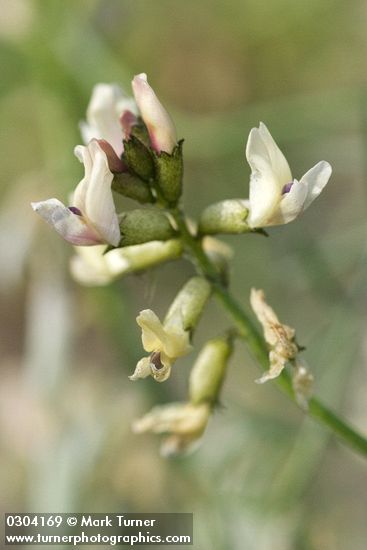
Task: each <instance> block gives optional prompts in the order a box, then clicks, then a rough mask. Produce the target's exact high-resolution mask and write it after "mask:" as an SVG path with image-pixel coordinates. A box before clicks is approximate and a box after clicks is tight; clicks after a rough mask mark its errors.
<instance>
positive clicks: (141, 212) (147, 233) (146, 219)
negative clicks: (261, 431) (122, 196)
mask: <svg viewBox="0 0 367 550" xmlns="http://www.w3.org/2000/svg"><path fill="white" fill-rule="evenodd" d="M120 230H121V235H122V240H121V242H122V245H123V246H131V245H134V244H141V243H146V242H148V241H167V240H168V239H171V238H172V237H174V236H175V231H174V229H173V228H172V226H171V224H170V222H169V220H168V218H167V216H166V215H165V214H163V212H159V211H156V210H148V209H139V208H137V209H136V210H131V211H129V212H126V213H124V214H123V216H122V218H121V221H120Z"/></svg>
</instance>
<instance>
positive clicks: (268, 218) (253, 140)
mask: <svg viewBox="0 0 367 550" xmlns="http://www.w3.org/2000/svg"><path fill="white" fill-rule="evenodd" d="M246 157H247V161H248V163H249V165H250V167H251V180H250V197H249V208H250V212H249V216H248V219H247V222H248V224H249V225H250V227H252V228H257V227H265V226H268V225H280V224H285V223H289V222H291V221H292V220H294V219H295V218H296V217H297V216H298V215H299V214H300V213H301V212H303V211H304V210H306V208H308V206H309V205H310V204H311V203H312V201H313V200H314V199H315V198H316V197H318V195H319V194H320V193H321V191H322V190H323V188H324V187H325V185H326V184H327V182H328V180H329V178H330V175H331V166H330V164H329V163H328V162H325V161H321V162H319V163H318V164H316V166H314V167H313V168H311V169H310V170H309V171H308V172H306V174H305V175H304V176H302V178H301V179H300V181H298V180H296V179H293V177H292V174H291V171H290V168H289V165H288V162H287V160H286V159H285V157H284V155H283V153H282V152H281V150H280V149H279V147H278V146H277V144H276V143H275V141H274V139H273V138H272V136H271V134H270V132H269V130H268V129H267V127H266V126H265V124H263V123H262V122H261V123H260V126H259V128H253V129H252V130H251V132H250V135H249V138H248V141H247V146H246Z"/></svg>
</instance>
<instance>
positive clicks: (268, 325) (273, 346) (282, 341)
mask: <svg viewBox="0 0 367 550" xmlns="http://www.w3.org/2000/svg"><path fill="white" fill-rule="evenodd" d="M250 303H251V307H252V309H253V310H254V312H255V314H256V316H257V318H258V320H259V321H260V323H261V325H262V327H263V331H264V338H265V341H266V342H267V343H268V344H269V346H270V352H269V361H270V367H269V371H268V372H266V373H265V374H264V375H263V376H262V377H261V378H259V380H256V382H257V383H258V384H262V383H264V382H266V381H267V380H272V379H273V378H276V377H277V376H279V375H280V374H281V372H282V370H283V369H284V367H285V365H286V363H287V362H288V361H290V360H292V359H294V358H295V357H296V355H297V353H298V346H297V344H296V343H295V341H294V337H295V330H294V329H293V328H291V327H288V326H287V325H283V324H282V323H281V322H280V321H279V319H278V317H277V315H276V314H275V312H274V310H273V309H272V308H271V307H270V306H269V305H268V304H267V303H266V301H265V294H264V292H263V291H262V290H256V289H255V288H253V289H251V295H250Z"/></svg>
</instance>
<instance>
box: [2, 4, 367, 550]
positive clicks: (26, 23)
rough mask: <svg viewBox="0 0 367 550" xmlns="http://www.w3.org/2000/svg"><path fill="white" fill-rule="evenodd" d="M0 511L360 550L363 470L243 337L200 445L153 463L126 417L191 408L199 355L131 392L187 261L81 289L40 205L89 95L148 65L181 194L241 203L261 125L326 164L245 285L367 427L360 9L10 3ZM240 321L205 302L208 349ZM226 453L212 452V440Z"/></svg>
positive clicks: (64, 176)
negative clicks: (120, 519)
mask: <svg viewBox="0 0 367 550" xmlns="http://www.w3.org/2000/svg"><path fill="white" fill-rule="evenodd" d="M0 12H1V19H0V60H1V67H2V77H1V81H0V120H1V125H2V132H1V134H0V151H1V182H0V193H1V195H0V216H1V217H0V250H1V270H0V290H1V319H0V322H1V333H2V341H1V358H2V367H1V383H0V428H1V435H0V451H1V455H0V480H1V487H2V491H1V496H2V502H1V507H2V510H3V511H9V510H23V509H24V510H29V511H31V510H38V511H50V512H52V511H57V512H60V511H62V510H65V511H70V510H80V511H93V510H94V511H112V510H118V511H125V512H128V511H135V512H139V511H155V512H158V511H162V512H163V511H177V512H178V511H193V512H194V514H195V547H197V548H200V549H209V548H210V549H212V548H213V549H216V550H217V549H218V550H222V549H228V548H231V549H232V548H233V549H241V550H242V549H243V548H246V550H252V549H254V550H268V549H269V548H271V549H272V550H277V549H280V550H287V549H289V550H294V549H297V550H298V549H299V550H305V549H307V550H311V549H312V550H339V549H340V550H344V549H346V548H348V549H351V550H352V549H353V550H364V548H365V541H366V539H367V530H366V522H365V510H366V509H367V500H366V491H365V480H366V465H365V464H364V463H363V462H362V461H361V460H360V459H359V458H358V457H356V456H355V455H354V454H353V453H352V452H350V451H348V450H346V449H344V448H343V447H341V446H339V445H337V444H336V443H335V442H330V440H329V436H328V434H327V433H325V432H324V431H323V430H322V429H320V428H319V427H318V426H316V425H315V424H314V423H313V422H311V421H309V420H304V419H303V418H302V416H301V414H300V412H299V411H297V410H296V408H295V407H294V406H293V405H292V404H291V403H289V402H288V401H287V400H286V399H285V398H284V397H283V396H282V395H280V394H278V392H277V390H276V389H274V388H273V386H272V385H271V384H268V385H266V386H265V387H264V386H260V387H259V386H257V385H255V384H254V383H253V381H254V379H255V378H256V377H257V376H258V372H257V369H256V366H255V365H254V364H253V362H252V360H251V359H250V358H249V356H248V354H247V352H246V350H245V347H244V346H243V345H239V346H238V349H237V352H236V354H235V357H234V359H233V361H232V364H231V368H230V372H229V376H228V379H227V382H226V385H225V388H224V392H223V395H222V405H223V407H221V408H220V409H219V410H218V412H217V414H216V415H215V416H214V418H213V419H212V421H211V424H210V426H209V430H208V432H207V434H206V436H205V438H204V442H203V446H202V447H201V448H200V449H199V450H198V451H197V452H196V454H194V455H192V456H191V457H189V458H187V459H183V460H175V461H165V460H163V459H161V458H160V457H159V456H158V446H159V445H158V441H157V439H156V438H155V437H153V436H147V435H143V436H136V435H133V434H132V433H131V430H130V425H131V422H132V420H133V419H134V418H136V417H137V416H140V415H142V414H143V413H145V412H146V411H147V410H149V409H150V407H151V406H152V405H153V404H156V403H157V402H159V403H164V402H168V401H173V400H184V399H185V392H186V389H187V378H188V372H189V367H190V364H191V362H192V360H193V359H192V357H193V356H192V355H190V356H188V357H187V358H185V359H184V360H182V361H180V362H179V363H178V364H177V365H175V369H174V373H173V375H172V377H171V379H170V380H169V381H168V382H167V383H166V384H163V385H157V384H155V383H154V382H153V381H152V380H145V381H141V382H139V383H135V384H133V383H131V382H129V380H128V378H127V375H128V374H129V373H130V372H131V371H132V369H133V367H134V365H135V362H136V360H137V359H138V358H139V357H140V355H141V351H142V349H141V343H140V341H139V331H138V327H137V326H136V325H135V321H134V319H135V316H136V314H137V313H138V312H139V311H140V310H141V309H143V308H145V307H153V306H154V309H155V310H156V311H158V312H162V313H163V312H164V311H165V308H166V307H167V306H168V305H169V303H170V300H171V299H172V298H173V296H174V294H175V290H176V289H177V288H178V286H179V284H180V283H182V282H184V280H185V278H187V276H188V275H190V274H191V273H192V269H191V267H190V266H188V265H187V264H185V263H183V262H180V263H177V264H173V265H167V266H165V267H163V268H160V269H159V270H156V271H155V272H154V273H153V274H149V275H143V276H139V277H131V278H127V279H125V280H123V281H121V282H119V283H116V284H114V285H113V286H111V287H109V288H101V289H85V288H80V287H77V286H76V285H75V284H74V283H73V282H72V281H71V279H70V276H69V274H68V268H67V267H68V258H69V256H70V253H71V251H70V248H68V246H67V245H66V243H64V242H63V241H61V239H59V238H58V237H57V235H56V234H54V233H53V232H52V231H50V229H49V228H48V227H47V226H45V225H44V224H42V222H41V221H39V220H36V219H35V215H34V214H33V213H32V211H31V209H30V207H29V202H30V200H42V199H45V198H48V197H51V196H56V197H58V198H60V199H65V198H66V197H67V194H68V192H69V191H70V190H71V189H72V188H73V187H74V186H75V184H76V182H77V181H79V179H80V178H81V176H82V173H81V167H80V165H79V163H78V162H77V160H76V159H75V158H74V156H73V147H74V145H75V144H77V143H79V142H80V136H79V132H78V122H79V120H81V119H82V118H83V117H84V111H85V107H86V105H87V102H88V99H89V94H90V91H91V89H92V86H93V85H94V84H95V83H96V82H99V81H105V82H118V83H119V84H122V85H123V86H124V87H125V88H126V89H129V86H130V83H129V82H130V79H131V77H132V76H133V75H134V74H137V73H139V72H142V71H145V72H147V73H148V75H149V79H150V82H151V83H152V85H153V86H154V88H155V90H156V91H157V93H158V94H159V97H160V98H161V99H162V101H164V103H165V105H167V107H169V110H170V112H171V113H172V114H173V116H174V118H175V120H176V123H177V128H178V131H179V136H180V137H181V136H182V137H184V138H185V144H184V150H185V158H186V182H185V186H186V187H185V192H184V201H185V205H186V208H187V211H188V212H190V214H191V215H192V216H193V217H195V216H196V215H198V214H199V212H200V211H201V209H202V208H203V207H204V206H206V205H207V204H208V203H209V202H210V201H214V200H220V199H223V198H235V197H245V196H246V195H247V192H248V176H249V169H248V167H247V166H246V164H245V161H244V144H245V141H246V139H247V135H248V132H249V130H250V128H251V127H252V126H254V125H257V124H258V122H259V120H263V121H264V122H265V123H266V124H267V125H268V127H269V128H270V130H271V132H272V134H273V136H274V138H275V139H276V140H277V142H278V143H279V144H280V146H281V147H282V149H283V150H284V151H285V152H286V156H287V158H288V159H289V161H290V164H291V166H292V167H293V172H294V176H295V177H299V176H300V175H301V174H303V173H304V172H305V170H306V169H307V167H309V166H311V165H313V164H315V163H316V162H317V161H318V160H321V159H325V160H328V161H329V162H330V163H331V164H332V166H333V168H334V174H333V177H332V181H331V183H330V184H329V186H328V188H327V189H326V191H325V192H324V193H323V195H322V196H321V197H320V198H319V199H318V201H317V202H316V203H315V204H314V205H312V207H311V208H310V209H309V210H308V211H307V213H305V215H304V216H303V217H301V218H300V219H298V220H297V221H296V222H294V223H292V224H291V225H289V226H282V227H279V228H274V229H271V230H270V231H269V233H270V238H268V239H265V238H264V237H262V236H258V235H250V236H248V235H244V236H243V237H236V238H226V239H225V241H226V242H228V243H230V244H231V245H233V247H234V248H235V252H236V255H235V259H234V261H233V266H232V284H233V289H234V292H235V293H236V294H237V296H238V297H239V298H240V299H241V301H242V303H243V304H245V305H246V306H248V297H249V290H250V288H251V286H256V287H257V288H264V289H265V290H266V293H267V295H268V297H269V301H270V303H272V304H273V305H274V307H275V309H276V311H277V312H278V313H279V315H280V317H281V318H282V319H284V321H285V322H287V323H289V324H291V325H292V326H295V327H296V328H297V335H299V339H300V343H301V344H303V345H305V346H306V348H307V350H306V352H305V357H306V358H307V361H308V362H309V364H310V366H311V369H312V371H313V373H314V375H315V378H316V388H317V392H318V394H319V395H320V396H321V397H322V398H323V399H324V400H325V401H326V402H327V403H328V404H330V405H331V406H333V407H335V408H337V409H338V410H339V411H343V412H344V414H345V415H346V416H347V417H348V418H349V419H350V421H352V422H354V423H355V424H356V425H357V426H359V427H360V428H361V429H363V428H365V426H366V419H367V408H366V403H367V401H366V398H365V395H366V389H367V377H366V362H367V350H366V347H365V346H364V340H365V335H366V315H365V311H366V305H367V304H366V288H367V269H366V252H367V249H366V234H367V222H366V214H367V204H366V202H367V192H366V189H367V187H366V185H367V183H366V182H367V174H366V166H367V164H366V157H365V155H366V148H367V145H366V143H367V91H366V77H367V68H366V61H365V60H366V57H367V55H366V54H367V34H366V32H365V27H366V22H367V6H366V4H365V2H363V0H356V1H354V2H344V1H342V0H325V1H323V2H320V1H319V0H309V1H307V2H294V1H292V0H271V1H268V2H258V1H255V0H245V1H242V0H228V1H227V2H221V1H220V0H201V2H197V1H195V0H185V1H184V2H177V1H176V2H173V1H172V0H156V1H154V2H153V1H151V0H101V1H99V0H74V1H73V2H65V1H64V0H49V1H45V0H38V1H37V0H1V1H0ZM227 324H228V321H227V319H226V317H225V316H224V314H223V313H222V312H221V311H220V310H219V308H217V306H216V305H215V304H211V305H210V306H209V308H208V311H207V313H206V315H205V316H204V319H203V322H202V323H201V326H200V328H199V330H198V333H197V335H196V339H195V345H196V348H197V350H198V348H199V344H200V343H202V342H204V341H205V339H206V338H208V337H211V336H213V335H216V334H218V331H219V329H220V326H222V327H227ZM218 442H220V444H218Z"/></svg>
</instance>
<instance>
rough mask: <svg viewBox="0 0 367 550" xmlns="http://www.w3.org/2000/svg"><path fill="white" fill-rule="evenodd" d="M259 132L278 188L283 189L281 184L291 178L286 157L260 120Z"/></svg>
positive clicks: (289, 180) (284, 183)
mask: <svg viewBox="0 0 367 550" xmlns="http://www.w3.org/2000/svg"><path fill="white" fill-rule="evenodd" d="M259 132H260V135H261V138H262V140H263V143H264V145H265V147H266V149H267V151H268V155H269V158H270V161H271V165H272V168H273V171H274V172H275V174H276V177H277V179H278V181H279V183H280V189H283V186H284V185H286V184H287V183H289V182H291V181H292V179H293V178H292V173H291V170H290V168H289V164H288V162H287V159H286V158H285V156H284V155H283V153H282V152H281V150H280V149H279V147H278V145H277V144H276V143H275V141H274V139H273V136H272V135H271V133H270V132H269V130H268V129H267V127H266V126H265V124H264V123H263V122H260V125H259Z"/></svg>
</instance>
